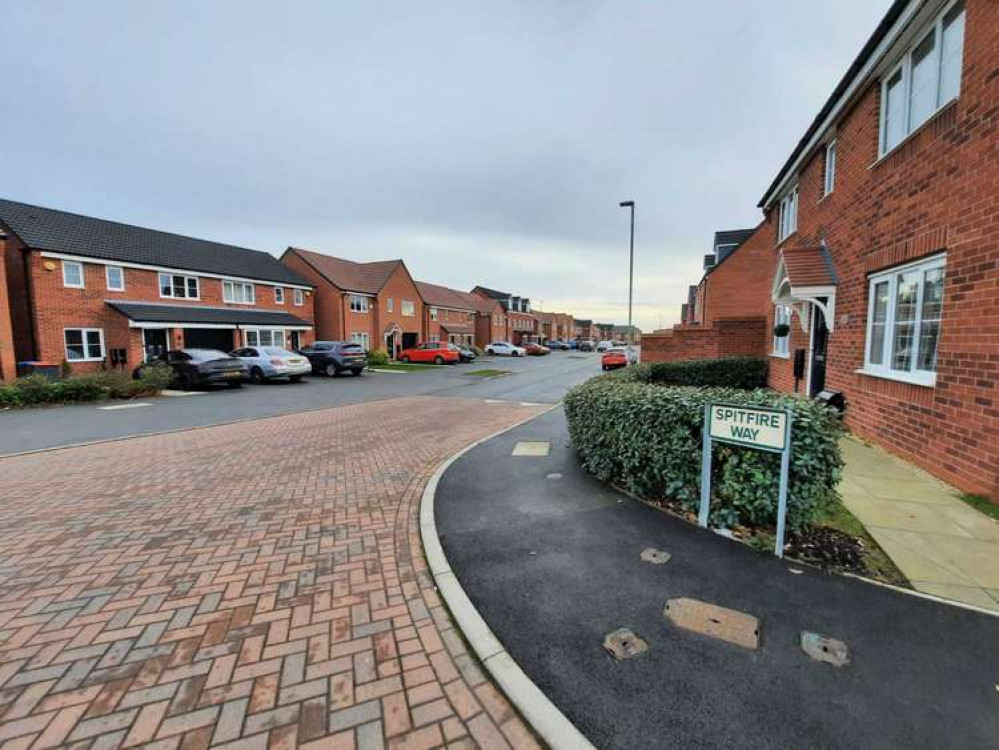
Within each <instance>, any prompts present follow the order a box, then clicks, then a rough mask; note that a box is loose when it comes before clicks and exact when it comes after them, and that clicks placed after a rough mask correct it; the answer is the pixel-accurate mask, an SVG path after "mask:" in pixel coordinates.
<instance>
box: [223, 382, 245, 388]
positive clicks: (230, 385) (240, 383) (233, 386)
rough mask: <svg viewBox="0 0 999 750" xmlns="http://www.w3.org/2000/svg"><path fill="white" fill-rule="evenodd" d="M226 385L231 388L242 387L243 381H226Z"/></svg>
mask: <svg viewBox="0 0 999 750" xmlns="http://www.w3.org/2000/svg"><path fill="white" fill-rule="evenodd" d="M226 385H227V386H229V388H230V389H235V388H242V387H243V383H242V381H238V380H234V381H232V382H230V383H226Z"/></svg>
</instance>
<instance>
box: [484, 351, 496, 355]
mask: <svg viewBox="0 0 999 750" xmlns="http://www.w3.org/2000/svg"><path fill="white" fill-rule="evenodd" d="M486 354H488V355H489V356H493V355H494V354H496V352H494V351H493V350H492V349H486Z"/></svg>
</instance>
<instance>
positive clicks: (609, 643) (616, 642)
mask: <svg viewBox="0 0 999 750" xmlns="http://www.w3.org/2000/svg"><path fill="white" fill-rule="evenodd" d="M604 648H605V649H607V651H609V652H610V655H611V656H613V657H614V658H615V659H617V660H618V661H621V660H623V659H631V658H632V657H635V656H638V655H639V654H644V653H645V652H646V651H648V650H649V644H648V643H646V642H645V641H644V640H642V639H641V638H639V637H638V636H637V635H635V634H634V633H632V632H631V631H630V630H628V629H627V628H619V629H618V630H615V631H614V632H613V633H608V634H607V637H606V638H604Z"/></svg>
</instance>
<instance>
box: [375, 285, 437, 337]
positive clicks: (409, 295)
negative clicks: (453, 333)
mask: <svg viewBox="0 0 999 750" xmlns="http://www.w3.org/2000/svg"><path fill="white" fill-rule="evenodd" d="M389 297H391V298H392V312H388V298H389ZM403 300H408V301H410V302H412V303H413V305H414V314H413V315H403V314H402V301H403ZM377 310H378V315H377V316H376V318H375V320H374V321H373V322H374V324H375V335H373V336H372V342H373V344H372V345H373V346H374V345H375V344H374V342H377V346H378V347H379V348H383V347H384V346H385V342H384V340H383V339H382V333H383V332H384V331H385V329H386V328H388V327H389V326H390V325H392V324H393V323H397V324H398V325H399V328H401V329H402V331H403V332H404V333H415V334H416V336H417V338H418V339H422V337H423V327H424V326H423V321H424V315H425V314H426V312H425V310H424V305H423V299H422V298H421V297H420V290H419V289H418V288H417V287H416V283H415V282H414V281H413V278H412V277H411V276H410V275H409V272H408V271H407V270H406V267H405V266H403V265H400V266H399V267H397V268H396V269H395V271H393V272H392V275H391V276H390V277H389V279H388V281H386V282H385V286H383V287H382V290H381V291H380V292H379V293H378V307H377Z"/></svg>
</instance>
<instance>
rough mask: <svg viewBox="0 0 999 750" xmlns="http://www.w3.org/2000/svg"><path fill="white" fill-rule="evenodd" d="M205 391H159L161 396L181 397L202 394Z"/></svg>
mask: <svg viewBox="0 0 999 750" xmlns="http://www.w3.org/2000/svg"><path fill="white" fill-rule="evenodd" d="M205 393H207V391H160V395H161V396H167V397H172V398H181V397H183V396H204V395H205Z"/></svg>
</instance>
